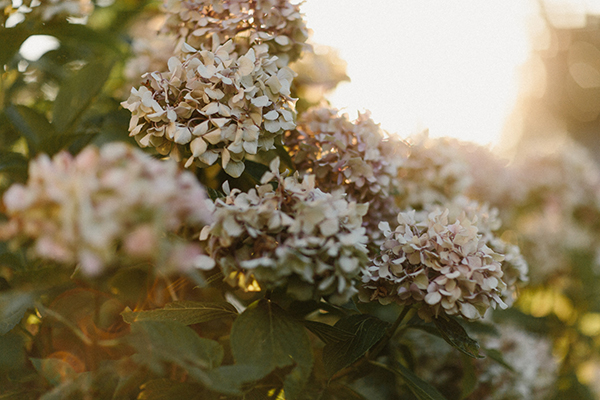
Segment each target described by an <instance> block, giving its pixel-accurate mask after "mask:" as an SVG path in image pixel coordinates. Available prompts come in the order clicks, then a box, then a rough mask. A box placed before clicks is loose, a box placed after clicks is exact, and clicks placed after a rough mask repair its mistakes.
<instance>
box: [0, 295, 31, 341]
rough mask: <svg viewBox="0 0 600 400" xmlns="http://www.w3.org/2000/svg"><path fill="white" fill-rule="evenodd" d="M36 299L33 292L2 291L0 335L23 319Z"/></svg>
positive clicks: (0, 298)
mask: <svg viewBox="0 0 600 400" xmlns="http://www.w3.org/2000/svg"><path fill="white" fill-rule="evenodd" d="M34 300H35V296H34V294H33V293H32V292H22V291H17V290H15V291H10V292H4V293H0V335H4V334H6V333H8V332H9V331H10V330H11V329H12V328H14V327H15V326H16V325H17V324H18V323H19V322H20V321H21V318H23V315H25V312H26V311H27V309H29V308H31V307H33V302H34Z"/></svg>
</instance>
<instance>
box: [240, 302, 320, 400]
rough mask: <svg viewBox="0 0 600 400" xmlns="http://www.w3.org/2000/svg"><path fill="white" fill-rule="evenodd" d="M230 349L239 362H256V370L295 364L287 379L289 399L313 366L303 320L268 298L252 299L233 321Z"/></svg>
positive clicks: (265, 372) (267, 369) (303, 381)
mask: <svg viewBox="0 0 600 400" xmlns="http://www.w3.org/2000/svg"><path fill="white" fill-rule="evenodd" d="M231 351H232V353H233V357H234V359H235V361H236V363H237V364H241V365H250V366H253V367H254V368H256V369H257V373H264V374H268V373H269V372H271V371H273V370H274V369H276V368H285V367H293V369H292V370H291V372H290V373H289V374H288V375H287V376H286V377H285V380H284V390H285V393H286V399H294V398H296V397H297V396H298V394H299V393H300V391H301V390H302V388H303V386H304V385H305V383H306V381H307V379H308V377H309V375H310V372H311V370H312V365H313V354H312V351H311V347H310V341H309V339H308V334H307V333H306V331H305V329H304V327H303V326H302V323H301V322H300V321H298V320H296V319H295V318H292V317H291V316H290V315H288V314H287V313H286V312H285V310H283V309H282V308H281V307H279V306H278V305H277V304H275V303H273V302H271V301H270V300H266V299H262V300H258V301H256V302H254V303H252V304H251V305H250V306H248V308H247V309H246V310H245V311H244V312H243V313H242V314H241V315H240V316H239V317H238V318H237V319H236V320H235V321H234V323H233V327H232V329H231ZM258 371H260V372H258Z"/></svg>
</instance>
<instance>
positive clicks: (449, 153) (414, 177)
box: [396, 132, 472, 209]
mask: <svg viewBox="0 0 600 400" xmlns="http://www.w3.org/2000/svg"><path fill="white" fill-rule="evenodd" d="M409 143H410V149H409V153H410V154H409V156H408V158H407V160H406V162H405V163H404V164H403V165H402V166H401V167H400V168H399V170H398V179H399V180H400V185H399V192H398V194H397V195H396V202H397V204H398V206H399V207H400V208H402V209H404V208H415V209H423V208H425V207H427V206H430V205H435V204H437V205H443V204H444V203H446V202H448V201H451V200H452V199H453V198H454V197H455V196H458V195H462V194H465V193H466V191H467V189H468V188H469V186H470V184H471V181H472V178H471V175H470V171H469V165H468V164H467V162H466V161H465V160H464V159H463V158H462V157H461V156H462V154H461V153H462V149H461V144H460V142H458V141H457V140H455V139H451V138H435V139H433V138H429V136H428V134H427V132H425V133H422V134H420V135H416V136H413V137H411V138H410V139H409Z"/></svg>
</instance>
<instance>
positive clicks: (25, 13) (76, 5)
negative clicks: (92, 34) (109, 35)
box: [0, 0, 94, 25]
mask: <svg viewBox="0 0 600 400" xmlns="http://www.w3.org/2000/svg"><path fill="white" fill-rule="evenodd" d="M0 7H2V8H3V13H2V18H3V19H2V21H3V25H4V23H6V22H7V18H11V19H12V20H13V21H14V23H19V22H21V21H23V20H24V19H25V18H36V19H40V20H42V21H49V20H52V19H54V18H57V17H59V16H62V17H71V18H86V17H88V16H89V15H90V14H91V13H92V12H93V11H94V2H93V1H92V0H24V1H23V2H22V4H21V5H20V6H18V7H17V8H14V7H13V4H12V2H10V1H4V2H0ZM14 23H11V25H13V24H14Z"/></svg>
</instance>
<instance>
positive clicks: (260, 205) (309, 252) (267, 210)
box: [201, 158, 367, 303]
mask: <svg viewBox="0 0 600 400" xmlns="http://www.w3.org/2000/svg"><path fill="white" fill-rule="evenodd" d="M278 168H279V159H278V158H276V159H275V160H274V161H273V162H272V163H271V172H267V173H266V174H265V175H264V176H263V178H262V183H263V185H261V186H258V187H256V189H251V190H250V191H249V192H248V193H243V192H240V191H239V190H238V189H233V190H231V191H229V192H228V193H227V197H225V198H222V199H218V200H217V201H216V203H215V207H216V209H215V211H214V218H215V222H214V223H213V224H212V225H211V226H210V227H206V228H205V229H204V230H203V232H202V234H201V239H203V240H206V241H207V247H208V250H209V254H210V255H211V256H212V257H213V258H214V260H215V261H216V262H217V265H218V266H219V267H220V268H221V270H222V271H223V274H224V275H225V277H226V278H227V279H228V280H229V281H230V282H231V283H233V284H234V285H239V286H241V287H242V288H248V287H250V286H252V285H253V284H254V283H255V282H256V283H257V284H258V285H259V286H260V287H261V288H267V289H272V288H275V287H286V288H287V291H288V292H289V293H290V294H291V295H293V296H294V297H296V298H298V299H301V300H307V299H311V298H317V299H318V298H319V297H321V296H326V297H328V298H329V300H330V301H333V302H337V303H343V302H345V301H347V300H348V299H349V298H350V296H352V295H353V294H354V293H356V289H355V287H354V286H355V280H356V278H357V277H358V274H359V272H360V270H361V268H362V267H363V266H364V265H365V264H366V261H367V258H366V251H367V250H366V246H365V244H366V241H367V238H366V236H365V230H364V228H362V227H361V224H362V217H363V216H364V215H365V213H366V211H367V205H365V204H357V203H356V202H349V201H348V200H346V199H345V198H344V196H343V194H342V193H341V192H335V193H332V194H329V193H324V192H322V191H321V190H319V189H316V188H315V179H314V177H313V176H310V175H309V176H305V177H304V179H303V180H302V181H301V182H300V180H299V178H298V176H297V175H294V176H289V177H284V176H282V175H280V174H279V171H278ZM272 179H273V180H275V183H276V185H277V187H276V188H274V187H273V186H272V185H271V184H269V183H268V182H269V181H271V180H272Z"/></svg>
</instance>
